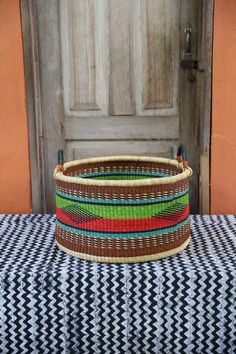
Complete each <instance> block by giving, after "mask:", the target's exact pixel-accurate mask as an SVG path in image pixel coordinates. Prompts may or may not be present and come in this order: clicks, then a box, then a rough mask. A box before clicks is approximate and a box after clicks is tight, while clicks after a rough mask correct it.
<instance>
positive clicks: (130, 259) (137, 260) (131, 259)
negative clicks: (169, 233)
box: [56, 237, 190, 263]
mask: <svg viewBox="0 0 236 354" xmlns="http://www.w3.org/2000/svg"><path fill="white" fill-rule="evenodd" d="M189 242H190V237H189V238H188V239H187V240H186V241H184V242H183V243H182V244H181V245H180V246H179V247H176V248H173V249H171V250H169V251H165V252H160V253H156V254H149V255H145V256H138V257H102V256H93V255H90V254H85V253H80V252H75V251H72V250H70V249H68V248H66V247H64V246H62V245H61V244H60V243H59V242H58V241H57V240H56V244H57V246H58V247H59V248H60V249H61V250H62V251H64V252H66V253H68V254H69V255H71V256H74V257H77V258H80V259H84V260H87V261H95V262H102V263H140V262H150V261H155V260H157V259H161V258H165V257H169V256H172V255H174V254H176V253H179V252H181V251H183V250H184V249H185V248H186V247H187V246H188V244H189Z"/></svg>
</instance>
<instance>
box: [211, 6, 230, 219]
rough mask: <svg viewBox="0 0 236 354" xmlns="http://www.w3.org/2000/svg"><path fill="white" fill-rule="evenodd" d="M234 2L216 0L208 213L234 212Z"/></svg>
mask: <svg viewBox="0 0 236 354" xmlns="http://www.w3.org/2000/svg"><path fill="white" fill-rule="evenodd" d="M235 19H236V1H235V0H227V1H226V0H216V1H215V17H214V45H213V102H212V153H211V159H212V164H211V212H212V213H216V214H219V213H223V214H227V213H236V185H235V181H236V65H235V64H236V20H235Z"/></svg>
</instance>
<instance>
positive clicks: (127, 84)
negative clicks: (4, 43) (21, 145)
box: [22, 0, 204, 213]
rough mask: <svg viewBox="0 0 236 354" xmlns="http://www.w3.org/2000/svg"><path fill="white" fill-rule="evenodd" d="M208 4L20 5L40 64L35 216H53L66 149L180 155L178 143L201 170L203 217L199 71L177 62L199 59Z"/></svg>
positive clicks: (69, 152) (125, 0)
mask: <svg viewBox="0 0 236 354" xmlns="http://www.w3.org/2000/svg"><path fill="white" fill-rule="evenodd" d="M201 7H202V1H199V0H112V1H108V0H61V1H59V0H50V1H48V0H34V1H27V0H25V1H23V2H22V11H23V12H26V11H28V13H29V17H30V20H29V23H28V27H27V24H25V25H24V26H25V27H24V33H26V32H27V31H29V33H30V41H31V45H32V48H33V50H32V53H33V56H34V58H36V59H35V61H36V63H37V65H35V64H34V65H35V66H34V78H33V80H32V79H30V80H31V81H32V82H31V85H32V88H33V89H34V91H35V92H36V93H35V96H34V100H35V102H34V107H35V112H34V114H35V115H36V116H37V117H36V119H35V122H36V126H33V129H34V131H35V132H36V133H35V143H36V145H37V149H36V151H37V154H36V157H37V163H36V162H35V161H31V164H35V171H36V169H37V171H38V172H37V173H36V172H35V176H33V178H34V177H35V179H37V178H38V179H37V180H38V182H34V190H33V198H36V195H37V194H40V196H41V198H38V199H39V200H40V202H41V204H40V206H39V208H38V209H37V207H36V209H35V210H36V211H39V210H44V211H46V212H53V211H54V181H53V178H52V173H53V169H54V167H55V165H56V153H57V150H58V149H59V148H61V147H63V148H64V150H65V155H66V159H67V160H71V159H79V158H85V157H89V156H91V157H92V156H100V155H113V154H116V155H117V154H137V155H154V156H166V157H171V158H174V157H175V155H176V149H177V146H178V144H179V143H180V142H181V143H184V144H186V145H187V150H188V152H189V162H190V165H191V167H192V168H193V170H194V176H193V178H192V183H191V195H192V203H191V204H192V212H193V213H195V212H197V211H198V185H199V182H198V175H199V148H198V147H199V141H198V119H199V118H198V115H197V103H196V102H197V101H196V92H197V81H198V76H199V75H200V74H199V73H197V71H196V70H183V69H181V68H180V62H181V60H182V59H198V46H199V42H200V36H199V35H198V34H199V33H200V32H201V31H200V28H201ZM188 29H189V30H188ZM27 33H28V32H27ZM27 36H29V35H28V34H25V37H27ZM26 39H27V38H26ZM26 46H27V43H26V44H25V47H26ZM26 65H32V64H30V59H28V62H27V58H26ZM201 75H204V74H203V73H202V74H201ZM30 80H29V81H30ZM29 87H30V83H28V90H29ZM31 114H33V113H32V112H31ZM33 134H34V133H33ZM31 139H32V138H31ZM31 145H32V144H31ZM31 156H32V154H31ZM31 160H32V159H31ZM36 165H37V166H36ZM31 170H32V168H31ZM36 174H37V176H36Z"/></svg>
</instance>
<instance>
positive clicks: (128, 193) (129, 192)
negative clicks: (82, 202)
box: [56, 178, 189, 200]
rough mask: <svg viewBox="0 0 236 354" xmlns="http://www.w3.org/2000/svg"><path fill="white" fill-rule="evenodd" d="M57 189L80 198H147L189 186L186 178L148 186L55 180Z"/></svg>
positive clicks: (167, 194)
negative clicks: (86, 183)
mask: <svg viewBox="0 0 236 354" xmlns="http://www.w3.org/2000/svg"><path fill="white" fill-rule="evenodd" d="M56 186H57V190H59V191H61V192H63V193H66V194H71V195H74V196H78V197H82V198H92V199H99V198H100V199H118V200H119V199H131V200H136V199H149V198H157V197H164V196H172V195H173V194H175V193H180V192H182V191H183V190H185V189H186V188H188V187H189V182H188V178H185V179H183V180H181V181H178V182H176V183H171V184H161V185H150V186H135V187H132V186H129V187H122V186H119V187H114V186H90V185H81V184H75V183H68V182H62V181H58V180H57V181H56Z"/></svg>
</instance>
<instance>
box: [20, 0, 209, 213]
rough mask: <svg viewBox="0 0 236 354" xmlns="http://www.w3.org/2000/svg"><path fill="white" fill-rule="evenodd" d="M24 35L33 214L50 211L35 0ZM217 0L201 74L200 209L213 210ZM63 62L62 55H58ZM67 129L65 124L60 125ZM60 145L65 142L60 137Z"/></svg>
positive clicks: (27, 4)
mask: <svg viewBox="0 0 236 354" xmlns="http://www.w3.org/2000/svg"><path fill="white" fill-rule="evenodd" d="M20 7H21V21H22V34H23V51H24V68H25V81H26V104H27V114H28V134H29V155H30V173H31V195H32V210H33V213H45V212H46V192H45V191H46V188H45V168H46V167H45V162H44V144H45V139H44V135H43V118H42V105H41V87H40V66H39V50H38V29H37V22H36V11H35V0H20ZM213 16H214V0H209V1H202V9H201V16H200V17H201V18H200V21H201V33H200V35H199V54H198V57H199V58H198V59H200V65H201V68H203V69H204V75H201V73H198V74H197V75H198V80H197V98H196V100H197V103H196V107H197V116H198V122H199V139H200V142H199V149H200V151H199V155H200V176H199V211H200V213H204V214H209V213H210V146H211V99H212V50H213V48H212V44H213ZM58 61H59V62H60V58H58ZM60 129H61V130H63V126H61V127H60ZM57 142H58V145H57V146H63V144H64V141H63V140H62V139H61V138H60V136H59V137H57Z"/></svg>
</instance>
